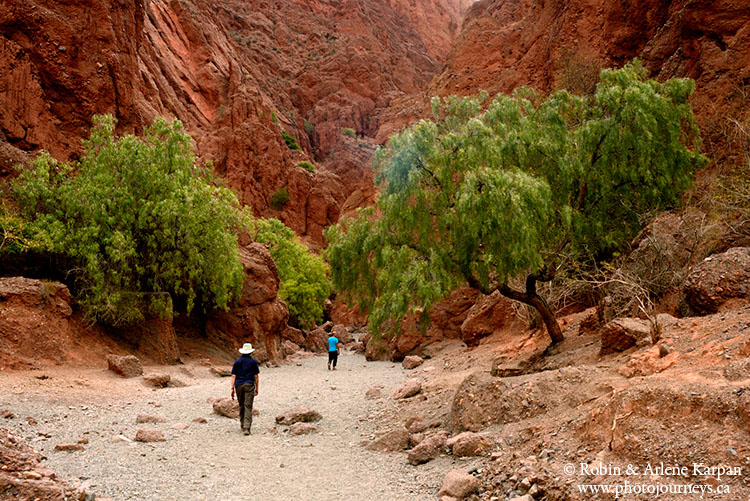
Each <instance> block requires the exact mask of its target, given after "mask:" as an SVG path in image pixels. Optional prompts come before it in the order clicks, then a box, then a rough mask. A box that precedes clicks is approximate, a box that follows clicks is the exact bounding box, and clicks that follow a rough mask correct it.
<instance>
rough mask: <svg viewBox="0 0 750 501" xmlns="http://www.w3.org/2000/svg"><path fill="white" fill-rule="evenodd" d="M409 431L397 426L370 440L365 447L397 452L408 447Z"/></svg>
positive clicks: (371, 449) (373, 449) (372, 449)
mask: <svg viewBox="0 0 750 501" xmlns="http://www.w3.org/2000/svg"><path fill="white" fill-rule="evenodd" d="M409 439H410V437H409V431H408V430H407V429H406V428H397V429H395V430H391V431H387V432H385V433H384V434H383V435H381V436H380V437H378V438H376V439H375V440H374V441H373V442H370V443H369V444H368V445H367V447H366V449H367V450H370V451H380V452H397V451H402V450H404V449H407V448H408V447H409Z"/></svg>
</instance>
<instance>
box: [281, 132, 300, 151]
mask: <svg viewBox="0 0 750 501" xmlns="http://www.w3.org/2000/svg"><path fill="white" fill-rule="evenodd" d="M281 137H283V138H284V142H285V143H286V145H287V146H288V147H289V149H290V150H301V149H302V148H300V147H299V144H297V139H296V138H295V137H294V136H292V135H291V134H289V133H288V132H287V131H285V130H282V131H281Z"/></svg>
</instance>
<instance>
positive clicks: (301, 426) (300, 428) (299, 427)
mask: <svg viewBox="0 0 750 501" xmlns="http://www.w3.org/2000/svg"><path fill="white" fill-rule="evenodd" d="M317 431H318V427H317V426H315V425H314V424H312V423H294V424H293V425H291V426H290V427H289V435H291V436H293V437H294V436H297V435H309V434H310V433H315V432H317Z"/></svg>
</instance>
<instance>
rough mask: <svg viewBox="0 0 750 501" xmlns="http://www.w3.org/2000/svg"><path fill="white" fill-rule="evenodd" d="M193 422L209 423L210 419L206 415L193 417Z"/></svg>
mask: <svg viewBox="0 0 750 501" xmlns="http://www.w3.org/2000/svg"><path fill="white" fill-rule="evenodd" d="M193 423H202V424H206V423H208V419H206V418H204V417H197V418H195V419H193Z"/></svg>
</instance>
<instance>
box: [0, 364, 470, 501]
mask: <svg viewBox="0 0 750 501" xmlns="http://www.w3.org/2000/svg"><path fill="white" fill-rule="evenodd" d="M156 371H159V372H164V371H166V372H169V373H171V374H172V376H173V378H174V379H179V380H181V381H183V382H184V383H186V384H187V386H185V387H181V388H166V389H158V390H155V389H152V388H149V387H147V386H146V385H145V384H144V382H143V380H142V378H133V379H123V378H120V377H119V376H116V375H114V374H113V373H111V372H109V371H107V370H105V369H79V370H77V369H61V368H56V369H50V370H39V371H31V372H24V373H15V374H4V375H0V388H3V392H2V393H3V395H4V396H3V398H2V401H0V407H7V408H9V409H11V410H12V411H13V412H14V413H15V414H16V416H17V417H16V418H14V419H10V420H7V421H6V422H5V425H7V426H8V427H9V428H10V429H11V430H12V431H14V432H15V433H16V434H18V435H19V436H21V437H22V438H24V439H25V440H27V441H28V442H29V443H30V445H32V446H33V447H35V448H36V449H38V450H40V451H41V452H42V453H43V454H44V455H45V456H46V457H47V461H46V463H47V465H48V466H49V467H51V468H53V469H54V470H55V471H56V472H57V473H58V474H59V475H60V476H62V477H63V478H66V479H68V480H71V481H74V482H75V480H76V479H80V480H81V481H82V482H84V483H86V484H88V486H89V491H90V492H94V493H96V494H97V495H100V496H110V497H112V498H114V499H117V500H125V499H133V500H175V499H180V500H193V499H194V500H199V499H200V500H204V499H222V500H235V499H236V500H240V499H264V500H307V501H315V500H328V501H331V500H363V501H367V500H379V501H385V500H388V501H395V500H409V501H411V500H427V499H436V493H437V491H438V490H439V488H440V483H441V481H442V478H443V476H444V475H445V473H446V472H447V471H448V470H450V469H452V468H455V467H456V466H455V465H454V464H453V463H454V461H455V460H454V459H451V458H449V457H446V456H443V457H441V458H438V459H437V460H435V461H432V462H430V463H428V464H425V465H421V466H418V467H413V466H410V465H409V464H407V462H406V455H405V454H403V453H393V454H386V453H380V452H370V451H367V450H365V449H364V448H363V447H362V445H361V442H362V441H363V440H366V439H367V438H369V437H371V436H372V435H373V434H374V433H376V432H377V431H378V430H381V429H382V428H383V427H384V426H388V425H387V424H386V423H384V422H383V419H382V417H383V416H384V415H386V414H387V415H393V414H394V411H397V407H396V406H397V404H396V403H394V402H393V401H392V400H391V399H390V397H389V395H390V392H391V391H392V390H393V389H394V388H396V387H398V386H399V385H400V384H402V383H403V382H404V381H405V380H406V377H407V374H406V371H405V370H403V369H402V368H401V367H400V365H396V364H393V363H391V362H365V360H364V358H363V357H362V356H359V355H354V354H349V353H345V354H343V355H342V357H341V358H340V360H339V370H337V371H328V370H327V369H326V360H325V359H324V358H322V357H314V358H306V359H300V360H296V361H293V362H292V363H291V364H290V365H283V366H281V367H278V368H262V369H261V379H260V394H259V396H258V397H257V398H256V400H255V408H256V409H258V410H259V411H260V415H259V416H256V417H255V420H254V423H253V435H251V436H243V435H242V434H241V431H240V427H239V422H238V421H237V420H231V419H228V418H225V417H222V416H218V415H216V414H213V413H212V408H211V405H209V403H207V401H208V400H209V399H211V398H217V397H224V396H228V395H229V388H230V381H229V379H228V378H219V377H216V376H214V375H212V374H210V373H209V368H208V367H206V366H203V365H200V364H186V365H183V366H171V367H166V368H165V367H147V368H146V373H147V374H148V373H149V372H156ZM374 385H382V386H383V389H382V391H383V395H384V397H383V398H381V399H376V400H366V399H365V392H366V390H367V389H368V388H369V387H371V386H374ZM296 407H310V408H312V409H315V410H317V411H318V412H320V414H322V416H323V419H322V421H320V422H319V423H318V426H319V432H318V433H316V434H311V435H303V436H296V437H292V436H289V434H288V432H287V428H286V427H284V426H278V427H276V425H275V420H274V418H275V416H277V415H278V414H281V413H282V412H284V411H286V410H289V409H292V408H296ZM396 413H397V412H396ZM138 414H152V415H157V416H161V417H163V418H165V419H166V422H165V423H157V424H136V416H137V415H138ZM27 417H33V418H34V419H35V420H36V421H37V424H29V423H28V422H27V421H26V420H27ZM197 417H205V418H206V419H207V421H208V422H207V423H206V424H201V423H195V422H192V420H193V419H194V418H197ZM178 424H184V425H188V427H187V429H184V430H181V429H179V427H178V428H175V425H178ZM141 428H144V429H159V430H162V431H163V432H164V434H165V435H166V438H167V441H166V442H160V443H153V444H145V443H136V442H130V443H128V442H115V441H113V440H112V439H113V437H115V436H117V435H124V436H125V437H128V438H130V439H134V437H135V434H136V431H137V430H138V429H141ZM82 437H85V438H87V439H88V441H89V442H88V444H86V445H85V450H84V451H79V452H59V451H55V450H54V446H55V445H57V444H60V443H69V442H76V441H77V440H79V439H81V438H82Z"/></svg>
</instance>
